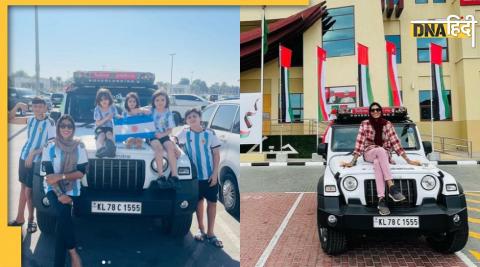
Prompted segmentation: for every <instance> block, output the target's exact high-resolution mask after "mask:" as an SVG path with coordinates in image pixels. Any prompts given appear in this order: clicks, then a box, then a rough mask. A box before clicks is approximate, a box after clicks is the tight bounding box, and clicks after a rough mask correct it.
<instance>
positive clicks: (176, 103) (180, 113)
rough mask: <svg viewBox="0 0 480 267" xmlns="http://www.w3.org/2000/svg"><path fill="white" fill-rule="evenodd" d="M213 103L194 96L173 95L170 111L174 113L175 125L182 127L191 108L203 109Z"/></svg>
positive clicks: (171, 96)
mask: <svg viewBox="0 0 480 267" xmlns="http://www.w3.org/2000/svg"><path fill="white" fill-rule="evenodd" d="M210 103H211V102H209V101H208V100H206V99H205V98H203V97H200V96H198V95H194V94H171V95H170V110H171V111H172V113H173V116H174V119H175V124H177V125H180V124H181V123H182V122H183V120H184V119H185V118H184V116H185V112H186V111H187V110H189V109H191V108H198V109H202V108H204V107H206V106H208V105H209V104H210Z"/></svg>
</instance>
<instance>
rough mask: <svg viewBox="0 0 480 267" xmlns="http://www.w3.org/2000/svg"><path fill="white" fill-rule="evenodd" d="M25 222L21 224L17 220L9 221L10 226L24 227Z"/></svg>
mask: <svg viewBox="0 0 480 267" xmlns="http://www.w3.org/2000/svg"><path fill="white" fill-rule="evenodd" d="M24 223H25V222H22V223H19V222H17V220H13V221H9V222H8V226H22V225H23V224H24Z"/></svg>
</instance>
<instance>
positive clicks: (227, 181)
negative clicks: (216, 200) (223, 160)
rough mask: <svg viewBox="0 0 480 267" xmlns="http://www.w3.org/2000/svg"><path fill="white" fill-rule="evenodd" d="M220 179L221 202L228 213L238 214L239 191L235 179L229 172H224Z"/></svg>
mask: <svg viewBox="0 0 480 267" xmlns="http://www.w3.org/2000/svg"><path fill="white" fill-rule="evenodd" d="M222 180H223V181H222V187H221V189H220V198H221V200H222V203H223V205H224V206H225V210H226V211H227V212H228V213H230V214H232V215H234V216H237V215H239V214H240V192H239V190H238V184H237V181H236V179H235V177H234V176H233V175H232V174H231V173H227V174H225V176H224V177H223V178H222Z"/></svg>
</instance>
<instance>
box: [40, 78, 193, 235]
mask: <svg viewBox="0 0 480 267" xmlns="http://www.w3.org/2000/svg"><path fill="white" fill-rule="evenodd" d="M154 79H155V76H154V75H153V74H152V73H145V72H95V71H79V72H75V73H74V84H73V85H72V86H71V87H70V88H69V89H68V91H67V92H66V93H65V99H64V102H63V103H64V104H63V105H62V108H61V111H60V112H61V113H62V114H69V115H71V116H72V117H73V118H74V120H75V122H76V132H75V136H76V137H78V138H80V139H81V140H82V141H83V143H84V144H85V147H86V149H87V153H88V158H89V161H88V168H87V173H86V175H85V176H84V177H83V178H82V181H81V184H82V188H81V194H80V197H78V199H76V200H75V201H74V209H73V210H74V214H75V215H77V216H79V215H90V216H99V215H124V216H125V215H126V216H149V217H153V218H156V217H158V218H161V219H162V220H161V221H162V224H161V225H162V231H164V232H165V233H169V234H172V235H176V236H184V235H186V234H187V233H188V232H189V231H190V226H191V223H192V214H193V212H194V211H195V208H196V206H197V201H198V181H197V179H196V174H195V172H194V168H193V169H192V168H191V162H190V160H189V158H188V156H187V155H186V154H184V153H183V152H182V154H181V156H180V157H179V158H178V159H177V168H178V178H179V182H178V186H177V187H176V188H169V189H164V188H159V186H158V184H157V177H158V173H157V166H156V163H155V160H154V153H153V152H152V150H151V148H150V147H149V146H148V145H147V144H145V143H144V144H143V146H142V148H135V149H128V148H126V145H125V144H123V143H117V144H116V145H117V150H116V157H114V158H97V157H96V156H95V153H96V147H95V137H94V128H95V126H94V125H95V122H94V120H93V110H94V108H95V95H96V93H97V90H98V89H99V88H101V87H104V88H108V89H109V90H110V91H111V92H112V95H113V96H114V98H115V105H116V108H117V110H118V111H119V113H120V114H121V112H120V111H122V109H123V102H124V99H125V96H126V94H127V93H129V92H136V93H137V94H138V96H139V99H140V102H141V103H140V104H141V106H146V105H148V104H149V103H150V102H151V96H152V93H153V92H154V91H155V89H156V86H155V85H154V83H153V82H154ZM51 116H52V117H53V118H55V119H56V118H58V117H59V116H60V114H59V113H58V112H52V113H51ZM37 165H39V164H37ZM163 167H164V174H165V176H166V177H169V175H170V169H169V164H168V161H167V157H166V155H165V156H164V164H163ZM39 169H40V167H39V166H35V172H34V173H35V175H34V180H33V203H34V206H35V207H36V209H37V221H38V226H39V228H40V230H41V231H42V232H44V233H52V232H53V231H54V229H55V216H54V211H53V210H52V207H51V206H50V203H49V202H48V199H47V198H46V197H45V193H44V189H43V177H42V176H40V174H39Z"/></svg>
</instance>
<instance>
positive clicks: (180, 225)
mask: <svg viewBox="0 0 480 267" xmlns="http://www.w3.org/2000/svg"><path fill="white" fill-rule="evenodd" d="M191 226H192V214H190V215H177V216H175V217H170V218H166V217H164V218H162V228H161V229H162V232H163V233H165V234H168V235H172V236H174V237H183V236H185V235H186V234H188V233H189V232H190V227H191Z"/></svg>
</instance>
